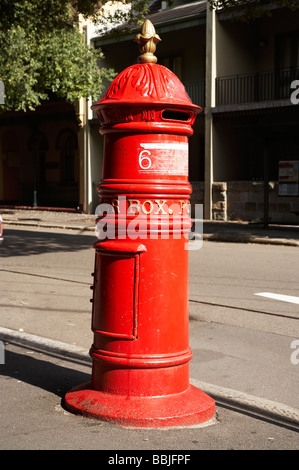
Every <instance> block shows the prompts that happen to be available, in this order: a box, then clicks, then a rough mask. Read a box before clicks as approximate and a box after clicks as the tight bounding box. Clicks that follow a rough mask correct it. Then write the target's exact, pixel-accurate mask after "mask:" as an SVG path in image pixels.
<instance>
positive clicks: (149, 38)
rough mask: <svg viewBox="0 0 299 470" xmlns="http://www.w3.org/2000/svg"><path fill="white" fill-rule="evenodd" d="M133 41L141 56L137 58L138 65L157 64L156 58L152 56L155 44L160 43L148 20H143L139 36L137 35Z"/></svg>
mask: <svg viewBox="0 0 299 470" xmlns="http://www.w3.org/2000/svg"><path fill="white" fill-rule="evenodd" d="M135 41H136V42H138V44H139V50H140V52H141V55H140V56H139V63H141V64H142V63H152V64H155V63H156V62H157V60H158V59H157V57H156V56H154V52H155V50H156V44H158V42H160V41H161V39H160V37H159V36H158V34H156V31H155V28H154V26H153V24H152V23H151V21H150V20H145V22H144V23H143V26H142V29H141V34H137V36H136V38H135Z"/></svg>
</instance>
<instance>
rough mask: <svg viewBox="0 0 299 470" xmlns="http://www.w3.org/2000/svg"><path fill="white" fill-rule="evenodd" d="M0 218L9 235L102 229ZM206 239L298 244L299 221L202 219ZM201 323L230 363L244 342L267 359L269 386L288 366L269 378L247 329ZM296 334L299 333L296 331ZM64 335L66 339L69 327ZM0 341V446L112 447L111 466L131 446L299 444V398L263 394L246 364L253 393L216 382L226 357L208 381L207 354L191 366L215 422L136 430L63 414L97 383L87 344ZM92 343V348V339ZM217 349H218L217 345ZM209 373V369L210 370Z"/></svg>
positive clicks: (82, 220)
mask: <svg viewBox="0 0 299 470" xmlns="http://www.w3.org/2000/svg"><path fill="white" fill-rule="evenodd" d="M0 214H1V215H2V218H3V221H4V238H5V227H8V226H10V227H11V228H15V227H17V226H18V227H21V226H26V227H27V228H28V227H35V228H40V229H41V230H51V229H52V228H55V229H57V228H60V229H68V230H75V231H76V233H82V234H93V232H94V230H95V224H94V216H93V215H91V216H90V215H86V214H80V213H75V212H66V211H45V210H38V209H34V210H24V209H23V210H22V209H2V210H1V209H0ZM203 239H204V240H210V241H222V242H238V243H263V244H266V243H268V244H275V245H285V246H294V247H295V246H298V247H299V226H296V227H294V226H289V227H286V226H269V227H268V228H263V227H261V226H258V225H252V224H246V223H237V222H214V221H204V223H203ZM1 264H2V262H1ZM201 328H202V329H201V331H202V333H200V334H202V338H201V341H202V343H201V344H202V345H203V350H204V348H205V347H206V350H208V349H209V345H208V341H209V340H211V337H212V336H213V335H214V336H215V338H217V342H218V344H217V348H218V351H225V348H229V347H231V349H230V350H227V351H225V352H226V357H227V358H228V361H229V358H230V357H231V358H233V350H234V347H242V346H241V345H242V344H243V346H244V348H245V347H246V348H247V349H246V350H245V349H244V357H246V354H249V353H250V354H252V357H251V358H250V359H251V362H252V364H253V365H254V364H255V362H256V361H260V362H261V363H263V361H264V364H262V365H264V369H265V382H267V381H268V380H269V379H268V377H271V376H272V375H273V376H275V368H276V367H278V368H279V367H281V368H282V367H283V364H282V365H280V364H277V362H275V361H273V366H272V368H273V370H271V371H268V372H269V375H268V376H267V367H268V364H269V362H267V361H266V360H265V359H264V358H262V357H259V350H258V347H257V348H256V350H255V348H252V349H251V350H250V349H249V346H248V345H249V344H254V341H255V340H256V339H255V338H254V337H253V336H252V338H248V337H247V338H246V337H244V338H242V337H241V336H242V334H243V333H242V331H241V329H240V331H239V334H240V336H239V337H238V338H235V337H234V335H233V333H232V327H229V326H228V325H217V324H204V325H203V326H202V327H201ZM195 329H196V326H195V327H194V330H193V328H192V327H191V328H190V341H191V349H193V344H192V342H194V341H195V338H197V337H198V336H197V335H198V331H196V336H195ZM42 331H43V329H42V325H41V332H42ZM193 331H194V332H193ZM79 333H80V332H79ZM249 334H250V333H249ZM296 334H297V333H296V332H294V335H296ZM193 335H194V336H193ZM246 335H248V332H247V333H246ZM258 335H259V338H258V341H259V342H260V343H263V342H266V341H269V340H270V339H269V336H270V335H267V334H264V333H262V332H259V334H258ZM61 336H62V337H63V332H61ZM221 338H222V339H221ZM0 340H1V341H2V342H3V343H2V344H4V346H5V364H4V365H1V367H2V368H3V369H2V371H3V374H2V379H3V382H2V384H3V385H1V390H2V394H1V395H2V398H1V400H2V407H1V415H0V419H1V426H2V431H3V433H2V436H3V438H2V439H1V443H0V448H1V449H26V450H27V449H34V450H37V449H49V450H59V449H62V450H63V449H83V450H84V449H85V450H89V449H92V450H104V449H106V450H107V449H108V450H109V451H108V453H107V452H106V453H105V459H106V460H104V461H103V465H104V464H105V462H106V463H111V462H110V460H109V459H110V458H113V459H115V460H114V462H113V463H114V464H121V463H123V462H121V461H117V458H119V456H120V455H122V454H120V452H121V451H126V452H128V451H130V452H131V455H132V456H134V455H137V451H138V450H140V451H141V450H143V451H150V452H152V451H153V450H155V451H156V453H157V451H163V452H167V455H171V453H177V454H179V453H184V454H186V451H188V453H190V452H191V454H190V455H191V456H192V455H193V454H192V452H193V451H194V452H195V451H197V450H229V449H236V450H238V449H242V450H279V449H281V450H283V449H286V450H298V448H299V438H298V436H299V435H298V432H299V407H298V408H297V406H296V405H295V404H294V403H295V402H296V399H295V400H294V401H293V400H292V403H285V402H281V401H280V400H278V401H276V400H275V399H272V397H271V399H268V398H267V396H265V394H264V396H262V394H259V393H258V389H256V388H255V386H254V380H255V378H254V376H252V375H251V374H252V369H250V370H249V369H246V368H244V370H243V369H242V367H241V368H240V369H239V370H238V371H237V375H238V374H239V376H241V375H242V374H244V375H246V374H248V377H247V376H246V380H247V381H248V382H250V381H252V390H253V393H252V394H248V393H244V392H242V391H241V387H240V388H238V387H235V388H227V387H223V386H221V384H220V383H219V384H218V383H217V373H218V374H220V373H222V374H225V373H227V374H228V373H229V369H230V365H229V362H228V363H227V368H228V369H227V371H215V372H214V375H213V376H211V375H209V373H207V374H206V375H205V377H207V378H208V379H209V378H211V381H209V380H206V381H203V380H201V378H202V375H201V369H200V367H198V366H197V364H200V363H201V362H202V358H201V357H199V358H197V356H196V354H195V357H194V358H193V359H192V362H193V364H194V365H193V366H192V367H191V371H190V379H191V380H190V381H191V383H193V384H194V385H195V386H197V387H199V388H200V389H201V390H203V391H205V392H206V393H208V394H209V395H210V396H212V397H213V398H214V399H215V400H216V410H217V413H216V416H215V418H214V419H213V420H212V421H211V422H209V423H208V424H206V425H202V426H197V427H196V426H195V427H186V428H169V429H130V428H125V427H121V426H117V425H114V424H111V423H102V422H98V421H95V420H91V419H88V418H83V417H79V416H75V415H73V414H71V413H69V412H67V411H65V410H64V408H63V406H62V404H63V396H64V393H65V392H66V391H68V390H69V389H70V387H72V386H73V385H77V384H80V383H84V382H86V381H89V379H90V373H91V361H90V358H89V354H88V353H89V348H88V347H78V346H74V345H70V344H68V343H67V342H64V341H54V340H53V339H49V338H45V337H43V336H42V334H41V335H32V334H28V333H24V332H21V331H15V330H12V329H9V328H5V327H4V326H3V327H2V325H1V327H0ZM247 340H248V343H246V341H247ZM281 341H286V342H289V341H290V338H285V339H284V338H282V339H281ZM205 342H206V343H205ZM87 344H88V345H89V339H88V341H87V342H86V345H87ZM194 344H195V343H194ZM279 346H281V348H282V347H284V346H285V345H284V344H282V343H281V345H278V347H279ZM250 351H251V352H250ZM0 352H1V351H0ZM215 354H218V353H217V351H215ZM0 359H1V357H0ZM232 362H233V361H232ZM261 367H262V366H261ZM293 367H294V383H293V384H292V382H291V383H290V384H287V385H288V386H289V387H292V386H293V387H294V396H295V397H296V395H297V391H298V367H299V365H297V366H293ZM207 368H208V361H207ZM0 370H1V369H0ZM203 370H204V372H205V369H203ZM265 389H266V387H265ZM296 390H297V391H296ZM112 450H118V451H119V452H118V457H115V453H113V452H112ZM183 451H184V452H183ZM189 451H190V452H189ZM116 455H117V454H116ZM123 455H126V454H123ZM136 462H138V461H137V460H136ZM136 462H135V463H136ZM127 463H128V462H127ZM130 463H132V462H130ZM148 463H150V461H149V460H146V459H144V461H143V466H148ZM151 463H155V462H151ZM161 463H162V462H161ZM168 463H169V462H168ZM183 463H185V464H186V463H188V464H189V463H191V464H193V463H194V460H192V458H191V460H190V462H189V461H187V462H183ZM164 464H165V462H164ZM170 464H172V463H171V462H170ZM173 464H175V462H174V463H173ZM104 466H105V465H104ZM135 466H137V465H135ZM140 466H142V465H141V464H140ZM164 466H165V465H164Z"/></svg>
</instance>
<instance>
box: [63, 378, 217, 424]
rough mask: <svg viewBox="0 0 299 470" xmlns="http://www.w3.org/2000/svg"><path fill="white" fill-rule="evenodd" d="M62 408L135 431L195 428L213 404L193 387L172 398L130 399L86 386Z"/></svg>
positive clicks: (210, 412)
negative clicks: (134, 428) (180, 427)
mask: <svg viewBox="0 0 299 470" xmlns="http://www.w3.org/2000/svg"><path fill="white" fill-rule="evenodd" d="M65 406H66V408H67V409H68V410H69V411H72V412H73V413H77V414H81V415H84V416H88V417H91V418H96V419H99V420H102V421H109V422H112V423H116V424H119V425H122V426H125V427H138V428H159V427H160V428H162V427H178V426H192V425H193V426H194V425H198V424H202V423H207V422H208V421H210V420H212V418H213V417H214V414H215V401H214V400H213V399H212V398H210V397H209V396H208V395H206V394H205V393H204V392H203V391H201V390H199V389H198V388H196V387H194V386H193V385H189V387H188V388H187V390H185V391H184V392H182V393H178V394H173V395H165V396H157V397H138V396H133V397H130V396H125V395H114V394H109V393H105V392H101V391H98V390H94V389H93V388H92V386H91V384H89V383H88V384H84V385H81V386H79V387H77V388H74V389H73V390H71V391H70V392H69V393H67V394H66V396H65Z"/></svg>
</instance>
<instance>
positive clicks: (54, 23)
mask: <svg viewBox="0 0 299 470" xmlns="http://www.w3.org/2000/svg"><path fill="white" fill-rule="evenodd" d="M79 13H81V14H82V15H84V16H85V17H87V16H90V15H93V16H94V17H96V16H97V14H98V1H97V0H76V1H74V2H72V5H70V3H69V1H67V0H23V1H22V0H1V3H0V48H1V55H0V80H2V81H3V83H4V86H5V104H4V105H0V108H1V110H4V111H5V110H16V111H18V110H23V111H26V110H28V109H30V110H34V109H35V108H36V107H37V106H38V105H39V104H40V103H41V101H42V100H45V99H47V98H48V96H49V95H50V94H51V93H55V94H56V96H57V97H59V98H63V99H65V100H67V101H69V102H70V103H72V104H74V103H75V102H76V100H77V99H78V98H80V97H89V96H91V97H92V98H93V99H97V97H98V96H99V94H100V93H101V92H102V89H103V85H102V81H103V78H105V79H108V80H111V79H112V78H113V71H112V70H110V69H109V70H107V69H103V68H102V69H99V67H98V60H99V59H101V58H102V54H101V52H100V51H99V50H96V49H94V48H93V47H90V46H87V44H86V42H85V41H84V36H83V35H82V34H81V33H80V31H79V26H78V21H77V20H78V15H79Z"/></svg>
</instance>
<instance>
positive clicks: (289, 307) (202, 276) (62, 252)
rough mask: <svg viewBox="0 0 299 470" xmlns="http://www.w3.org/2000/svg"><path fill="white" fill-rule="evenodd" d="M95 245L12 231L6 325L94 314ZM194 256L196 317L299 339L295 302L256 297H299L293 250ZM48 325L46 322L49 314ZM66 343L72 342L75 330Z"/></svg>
mask: <svg viewBox="0 0 299 470" xmlns="http://www.w3.org/2000/svg"><path fill="white" fill-rule="evenodd" d="M94 240H95V238H94V236H93V235H78V234H74V232H70V231H69V232H68V231H66V230H49V231H47V232H43V231H41V230H38V229H33V230H32V229H31V230H28V229H17V230H16V229H11V228H7V229H6V234H5V243H4V244H3V245H2V247H0V279H1V317H2V319H3V320H4V319H5V322H6V325H5V326H7V327H8V328H15V329H20V328H23V329H24V330H26V331H30V332H31V333H35V331H34V323H35V322H36V316H37V315H43V312H44V310H47V311H48V312H51V318H49V325H48V326H49V327H51V329H53V325H54V324H57V327H59V323H60V321H63V322H65V321H67V322H69V323H70V326H71V324H72V322H73V323H74V321H75V319H76V316H82V315H85V316H86V317H88V316H90V311H91V307H90V302H89V299H90V297H91V292H90V285H91V283H92V279H91V272H92V271H93V265H94V250H93V248H92V243H93V241H94ZM189 253H190V256H189V265H190V270H189V271H190V272H189V300H190V317H191V320H192V319H193V318H195V317H196V319H197V320H198V319H200V320H202V321H214V322H218V323H222V324H230V325H232V324H233V325H235V326H241V327H249V328H254V329H256V330H263V331H267V332H271V333H277V334H281V335H286V336H290V337H293V336H294V334H295V336H296V334H297V336H298V334H299V331H298V319H299V306H298V303H297V304H296V303H293V302H286V301H282V300H276V299H272V298H268V297H264V296H260V295H257V294H260V293H265V292H266V293H274V294H280V295H287V296H292V297H297V301H298V300H299V253H298V249H297V248H296V247H286V246H271V245H252V244H233V243H217V242H205V243H203V246H202V248H201V249H199V250H196V251H190V252H189ZM12 310H13V311H14V312H15V311H18V312H19V314H20V315H13V314H12ZM62 314H63V315H62ZM43 322H45V323H46V325H47V320H46V319H45V317H43ZM87 323H88V322H87ZM45 328H46V327H45ZM88 329H89V324H88ZM54 330H55V328H54ZM57 330H59V328H57ZM70 330H71V328H70ZM49 333H50V334H52V335H53V333H52V332H51V331H48V330H47V329H46V330H45V332H44V336H47V334H49ZM85 334H88V331H84V332H83V335H85ZM51 337H52V336H51ZM54 339H57V338H54ZM67 339H69V340H70V342H71V343H73V338H72V334H71V333H70V336H69V338H66V339H65V340H67ZM82 346H85V343H84V344H82Z"/></svg>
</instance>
